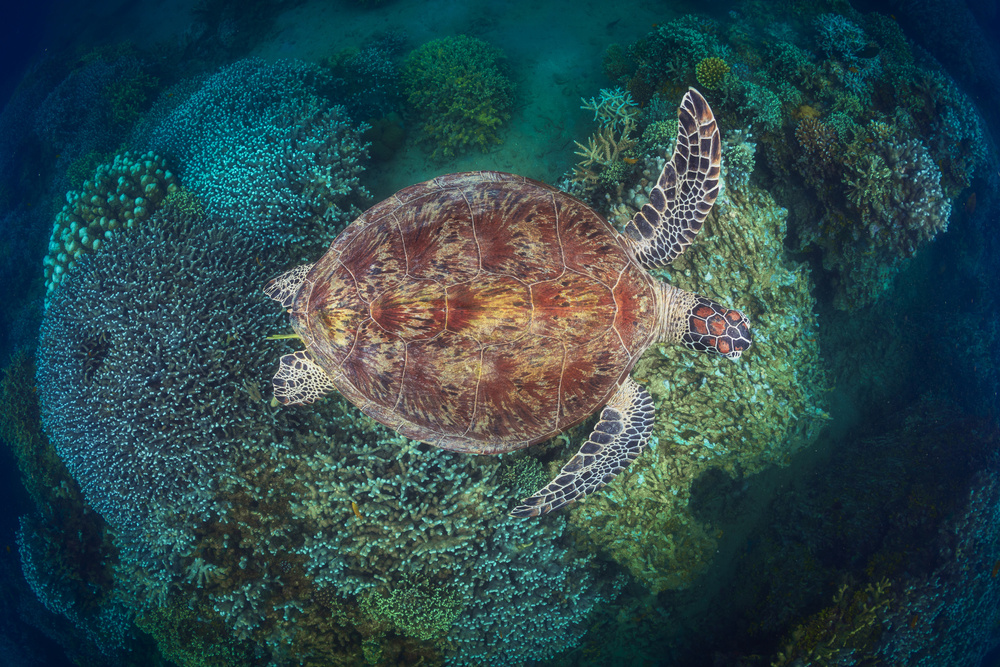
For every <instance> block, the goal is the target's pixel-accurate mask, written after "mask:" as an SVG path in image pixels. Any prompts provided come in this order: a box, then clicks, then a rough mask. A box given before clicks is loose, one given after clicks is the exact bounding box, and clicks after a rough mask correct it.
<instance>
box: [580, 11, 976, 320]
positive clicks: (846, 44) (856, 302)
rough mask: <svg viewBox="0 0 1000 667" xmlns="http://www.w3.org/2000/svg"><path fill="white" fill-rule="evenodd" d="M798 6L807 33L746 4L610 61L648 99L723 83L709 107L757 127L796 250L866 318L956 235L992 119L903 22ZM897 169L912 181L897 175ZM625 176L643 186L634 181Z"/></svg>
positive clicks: (732, 123)
mask: <svg viewBox="0 0 1000 667" xmlns="http://www.w3.org/2000/svg"><path fill="white" fill-rule="evenodd" d="M792 6H794V7H795V15H796V22H797V23H796V25H797V26H798V27H799V28H801V29H800V30H798V31H796V28H795V27H793V26H791V25H784V26H783V27H782V25H781V24H778V25H776V24H775V23H774V21H773V15H772V14H771V13H769V12H763V11H761V9H760V7H759V6H757V5H756V4H754V3H746V4H745V6H742V7H741V8H740V10H739V11H738V12H736V11H734V12H732V13H731V15H730V17H729V20H728V21H726V22H724V23H720V22H717V21H714V20H710V19H706V18H702V17H697V16H691V15H688V16H684V17H681V18H679V19H675V20H674V21H671V22H669V23H667V24H664V25H661V26H659V27H657V29H656V30H654V31H653V32H651V33H649V34H648V35H647V36H646V37H645V38H643V39H641V40H638V41H637V42H635V43H634V44H632V45H630V46H629V47H626V48H621V47H619V48H618V49H615V50H614V51H609V52H608V54H607V58H608V60H607V62H606V69H607V70H608V72H609V74H610V75H611V76H613V78H614V80H615V81H616V82H619V83H622V84H623V85H626V87H627V89H628V90H629V91H631V92H633V94H634V95H635V98H636V99H637V100H639V101H640V103H645V102H646V101H647V100H649V101H650V102H652V101H653V100H655V97H654V96H653V93H654V92H659V93H660V94H663V93H668V94H669V93H678V92H679V91H680V90H682V89H683V87H685V86H689V85H696V84H697V85H700V86H702V87H706V88H711V87H712V86H715V85H717V86H719V88H718V90H719V93H720V94H718V95H717V98H716V99H711V100H710V101H711V103H712V106H713V110H714V111H715V114H716V117H717V118H718V119H719V123H720V127H723V128H726V127H749V128H750V129H751V130H752V131H753V133H754V137H755V139H756V144H757V150H756V152H757V154H758V155H759V157H760V158H761V159H760V160H759V161H758V162H759V165H763V166H764V167H765V168H766V169H767V170H768V172H769V174H768V177H767V179H766V182H768V183H769V185H771V187H772V191H773V192H774V193H775V195H776V196H777V197H778V199H779V201H781V202H782V203H783V204H785V205H787V206H789V208H790V209H791V216H790V218H789V225H790V227H791V231H792V238H793V242H798V243H799V244H800V245H799V249H801V250H819V251H820V253H818V254H821V255H822V264H823V266H824V268H826V269H827V270H828V271H829V272H830V278H831V283H832V286H833V288H834V291H835V292H836V293H837V298H836V305H837V307H838V308H842V309H847V310H857V309H859V308H862V307H865V306H867V305H870V304H871V303H873V302H874V301H876V300H877V299H878V298H879V296H880V295H882V294H883V293H884V292H885V290H886V288H887V286H888V284H889V283H890V282H891V280H892V279H893V278H894V277H895V275H896V274H897V273H898V272H899V270H900V268H901V267H902V266H903V264H904V260H906V259H907V258H908V257H911V256H913V254H914V253H915V252H918V251H919V250H920V248H921V247H923V246H925V245H926V244H927V242H929V241H930V240H931V239H933V238H934V236H935V235H936V234H937V233H939V232H941V231H943V230H944V229H945V228H946V226H947V220H948V215H949V212H950V199H951V198H952V197H955V196H957V195H958V194H959V193H960V192H961V190H962V189H963V188H964V187H967V186H968V185H969V183H970V182H971V179H972V178H973V177H974V175H975V173H976V170H977V168H979V167H980V166H981V165H982V164H983V161H984V159H985V155H986V142H985V141H984V139H983V131H982V121H981V120H980V118H979V116H978V113H977V112H976V111H975V108H974V106H973V104H972V102H971V100H970V99H969V98H968V96H967V95H965V94H964V93H962V92H961V91H960V90H959V89H958V88H957V86H955V84H954V83H953V82H952V81H951V80H950V79H949V78H948V77H947V75H945V74H944V73H943V72H941V71H940V69H939V66H938V65H937V64H936V63H935V62H933V61H932V60H931V59H929V58H927V57H926V56H922V57H915V54H914V52H913V51H912V49H911V47H910V45H909V44H908V42H907V41H906V38H905V37H904V36H903V34H902V31H901V30H900V28H899V26H898V25H897V23H896V22H895V20H894V19H893V18H891V17H889V16H884V15H880V14H876V13H873V14H869V15H862V14H860V13H858V12H855V11H853V10H851V9H850V8H849V7H846V6H841V5H838V4H837V3H814V4H810V3H805V2H801V1H798V0H796V1H795V2H793V3H792ZM834 10H835V11H834ZM807 26H808V27H807ZM917 55H921V54H917ZM723 63H724V64H725V65H726V66H727V67H728V68H729V73H728V74H723V73H722V70H723V69H724V68H723V67H722V65H723ZM710 69H711V70H712V71H713V72H715V74H714V75H711V76H710V74H709V71H710ZM637 81H638V83H637ZM639 90H642V91H644V92H643V95H641V96H640V95H639V93H638V91H639ZM650 106H652V104H650ZM644 115H646V116H649V117H650V118H649V120H648V121H647V122H651V121H652V114H650V113H649V110H644ZM917 142H919V144H921V146H922V148H921V147H920V146H918V145H917ZM890 162H891V163H892V166H889V164H888V163H890ZM897 168H898V169H899V171H900V172H901V174H902V173H905V175H900V177H899V178H894V177H892V172H893V170H894V169H897ZM617 175H619V176H621V177H622V180H623V181H624V182H625V185H626V187H629V186H631V185H632V181H631V178H632V177H631V176H630V173H629V172H622V171H619V173H618V174H617ZM733 186H734V187H738V181H736V180H734V182H733ZM602 194H610V196H611V203H612V204H615V203H617V202H615V201H614V200H615V198H616V196H615V194H614V193H602ZM622 199H627V197H622ZM588 201H590V202H591V203H595V201H594V199H593V198H590V199H588Z"/></svg>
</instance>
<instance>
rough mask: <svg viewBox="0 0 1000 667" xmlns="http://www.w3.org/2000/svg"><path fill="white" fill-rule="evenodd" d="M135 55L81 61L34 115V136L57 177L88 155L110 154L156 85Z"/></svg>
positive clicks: (98, 54)
mask: <svg viewBox="0 0 1000 667" xmlns="http://www.w3.org/2000/svg"><path fill="white" fill-rule="evenodd" d="M149 69H150V64H149V63H147V62H146V61H144V60H143V59H142V58H141V57H140V56H139V54H138V51H137V50H136V49H135V48H133V47H130V46H129V45H127V44H120V45H117V46H113V47H107V48H103V49H99V50H95V51H92V52H90V53H88V54H86V55H84V56H83V57H82V58H81V59H80V60H79V61H78V66H77V67H76V68H75V69H73V70H72V71H71V72H69V73H68V74H67V75H66V76H65V78H64V79H63V80H62V81H61V82H59V83H58V84H57V85H56V86H55V87H54V88H52V90H51V91H50V92H49V94H48V95H47V96H46V98H45V99H44V100H43V101H42V103H41V104H40V105H39V106H38V108H37V109H36V110H35V113H34V121H35V125H34V131H35V133H36V134H37V136H38V137H39V138H41V139H42V140H43V141H44V142H45V143H46V144H47V145H48V146H49V147H51V148H52V149H54V150H53V151H52V152H53V153H54V154H55V158H56V160H55V161H56V163H57V167H58V170H59V171H63V172H65V170H66V167H67V166H68V165H69V164H70V163H71V162H72V161H73V160H75V159H77V158H79V157H81V156H82V155H85V154H87V153H88V152H90V151H95V150H96V151H101V152H103V151H109V150H114V149H115V147H116V146H117V145H118V144H119V142H120V141H121V139H120V136H121V134H122V133H123V132H125V131H127V130H128V127H129V125H130V124H131V123H132V122H134V121H135V120H136V118H137V117H138V114H139V112H141V111H142V110H144V109H145V106H146V101H147V98H148V97H149V94H150V93H151V92H152V90H153V89H154V88H155V87H156V86H157V85H158V84H157V81H156V79H155V77H152V76H151V75H149V74H148V71H149Z"/></svg>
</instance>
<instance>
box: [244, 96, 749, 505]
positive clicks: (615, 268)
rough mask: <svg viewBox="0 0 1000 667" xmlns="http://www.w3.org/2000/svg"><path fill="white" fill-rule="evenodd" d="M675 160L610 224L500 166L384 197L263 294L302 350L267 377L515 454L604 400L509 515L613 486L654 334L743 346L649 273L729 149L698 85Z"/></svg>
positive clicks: (446, 442) (737, 321)
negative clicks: (637, 370) (579, 436)
mask: <svg viewBox="0 0 1000 667" xmlns="http://www.w3.org/2000/svg"><path fill="white" fill-rule="evenodd" d="M678 116H679V118H680V125H679V130H678V136H677V145H676V148H675V149H674V154H673V157H672V158H671V160H670V161H669V162H667V164H666V165H665V166H664V167H663V171H662V172H661V173H660V176H659V179H658V180H657V182H656V185H655V186H654V187H653V188H652V191H651V192H650V193H649V203H648V204H647V205H645V206H643V208H642V210H640V211H639V212H638V213H636V214H635V216H634V217H633V218H632V220H631V221H630V222H629V223H628V224H627V225H625V229H624V233H623V234H619V233H617V232H616V231H615V229H614V228H613V227H612V226H611V225H610V224H608V223H607V222H606V221H605V220H604V219H603V218H602V217H601V216H600V215H598V214H597V213H595V212H594V211H593V210H592V209H591V208H589V207H588V206H587V205H586V204H584V203H583V202H581V201H579V200H577V199H575V198H573V197H571V196H569V195H567V194H565V193H563V192H560V191H559V190H557V189H555V188H552V187H550V186H548V185H546V184H544V183H540V182H538V181H534V180H531V179H529V178H525V177H522V176H515V175H513V174H505V173H499V172H493V171H479V172H470V173H458V174H448V175H446V176H440V177H438V178H435V179H433V180H430V181H427V182H425V183H420V184H418V185H413V186H410V187H408V188H405V189H403V190H400V191H399V192H397V193H396V194H394V195H392V196H391V197H389V198H388V199H386V200H385V201H382V202H381V203H379V204H376V205H375V206H373V207H372V208H370V209H368V210H367V211H366V212H365V213H364V214H362V215H361V217H359V218H358V219H357V220H355V221H354V222H353V223H352V224H351V225H350V226H349V227H348V228H347V229H345V230H344V231H343V233H341V234H340V236H338V237H337V239H336V240H335V241H334V242H333V244H332V245H331V246H330V249H329V250H328V251H327V252H326V254H325V255H323V257H322V258H321V259H320V260H319V261H318V262H316V263H315V264H307V265H304V266H299V267H296V268H294V269H292V270H291V271H288V272H286V273H284V274H282V275H280V276H278V277H277V278H275V279H274V280H272V281H271V282H270V283H268V285H267V287H266V288H265V290H264V291H265V293H266V294H268V295H269V296H271V297H272V298H274V299H275V300H277V301H279V302H280V303H281V305H282V306H284V307H285V308H287V309H288V312H289V313H290V314H291V322H292V327H293V329H294V330H295V332H296V335H297V336H298V337H299V338H301V339H302V341H303V342H304V343H305V345H306V349H305V350H302V351H299V352H295V353H294V354H286V355H284V356H283V357H281V362H280V365H279V368H278V371H277V374H276V375H275V376H274V380H273V388H274V397H275V398H276V399H277V400H278V401H279V402H281V403H283V404H286V405H290V404H303V403H310V402H312V401H314V400H316V399H317V398H319V397H321V396H323V395H324V394H325V393H327V392H328V391H330V390H332V389H336V390H338V391H339V392H340V393H341V394H342V395H343V396H344V397H346V398H347V399H348V400H349V401H351V402H352V403H354V404H355V405H356V406H357V407H358V408H360V409H361V411H362V412H364V413H365V414H366V415H368V416H370V417H372V418H373V419H375V420H377V421H379V422H381V423H383V424H385V425H386V426H388V427H390V428H392V429H395V430H396V431H398V432H399V433H401V434H402V435H404V436H406V437H408V438H413V439H415V440H421V441H423V442H426V443H429V444H431V445H435V446H437V447H443V448H445V449H450V450H454V451H458V452H469V453H476V454H490V453H500V452H509V451H512V450H515V449H519V448H522V447H527V446H529V445H531V444H534V443H537V442H540V441H542V440H545V439H547V438H551V437H552V436H554V435H556V434H558V433H560V432H561V431H564V430H565V429H567V428H569V427H570V426H573V425H575V424H577V423H579V422H581V421H583V420H584V419H586V418H587V417H588V416H589V415H591V414H593V413H594V412H595V411H596V410H597V409H598V408H602V407H603V410H602V412H601V416H600V420H599V421H598V422H597V425H596V426H595V427H594V430H593V432H592V433H591V435H590V438H589V439H588V440H587V441H586V442H585V443H584V445H583V446H582V447H581V448H580V451H579V453H578V454H576V455H575V456H574V457H573V458H572V459H570V460H569V462H567V463H566V465H565V466H563V468H562V470H561V471H560V473H559V474H558V476H556V478H555V479H553V480H552V481H551V482H550V483H549V484H548V485H546V486H545V487H543V488H542V489H540V490H539V491H538V492H537V493H535V494H534V495H532V496H531V497H529V498H526V499H524V500H523V501H522V502H521V504H520V505H518V506H517V507H515V508H514V509H513V510H512V511H511V515H512V516H516V517H528V516H538V515H540V514H545V513H546V512H549V511H551V510H553V509H556V508H558V507H562V506H563V505H566V504H567V503H569V502H572V501H574V500H579V499H581V498H583V497H584V496H586V495H587V494H589V493H593V492H594V491H596V490H597V489H599V488H601V487H602V486H604V485H605V484H607V483H608V482H610V481H611V480H612V479H613V478H614V476H615V475H616V474H617V473H619V472H620V471H621V470H623V469H624V468H625V466H627V465H628V464H629V463H631V462H632V461H633V460H634V459H635V458H636V456H638V455H639V453H640V452H641V451H642V449H643V447H645V446H646V443H647V442H648V440H649V437H650V433H651V431H652V428H653V401H652V399H651V398H650V396H649V393H648V392H647V391H646V389H645V388H644V387H642V386H641V385H640V384H638V383H637V382H636V381H635V380H633V379H632V378H631V377H630V375H629V373H630V371H631V370H632V367H633V366H634V365H635V362H636V361H637V360H638V359H639V355H641V354H642V353H643V351H645V350H646V348H647V347H649V346H650V345H651V344H653V343H656V342H659V341H663V342H671V343H682V344H684V345H686V346H687V347H689V348H691V349H693V350H698V351H702V352H706V351H707V352H714V353H718V354H721V355H723V356H725V357H729V358H730V359H736V358H737V357H739V356H740V353H742V352H743V351H744V350H746V349H747V348H748V347H749V346H750V325H749V321H748V320H747V318H746V317H745V316H744V315H743V314H742V313H740V312H739V311H736V310H730V309H728V308H724V307H723V306H721V305H719V304H718V303H715V302H714V301H712V300H711V299H708V298H705V297H703V296H698V295H695V294H691V293H689V292H685V291H683V290H680V289H677V288H675V287H671V286H670V285H667V284H664V283H660V282H658V281H657V280H655V279H653V278H652V277H651V276H650V275H649V273H647V271H646V269H648V268H652V267H655V266H663V265H666V264H669V263H670V262H671V261H672V260H673V259H674V258H675V257H677V256H678V255H679V254H680V253H681V252H682V251H683V250H684V249H685V248H686V247H687V246H688V245H689V244H690V243H691V240H692V239H693V238H694V237H695V235H696V234H697V233H698V230H699V229H701V226H702V224H703V222H704V220H705V217H706V216H707V215H708V212H709V210H710V209H711V207H712V203H713V202H714V201H715V197H716V195H717V194H718V191H719V167H720V160H721V145H720V140H719V131H718V128H717V127H716V123H715V118H714V116H713V115H712V110H711V109H710V108H709V106H708V103H707V102H706V101H705V99H704V98H703V97H702V96H701V94H699V93H698V92H697V91H696V90H694V89H690V90H689V91H688V92H687V93H686V94H685V95H684V98H683V100H682V101H681V105H680V109H679V111H678Z"/></svg>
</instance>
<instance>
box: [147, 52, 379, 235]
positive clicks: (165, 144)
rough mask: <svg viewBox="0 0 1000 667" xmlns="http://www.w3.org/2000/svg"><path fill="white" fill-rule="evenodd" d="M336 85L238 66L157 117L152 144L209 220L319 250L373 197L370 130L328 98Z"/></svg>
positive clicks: (246, 63)
mask: <svg viewBox="0 0 1000 667" xmlns="http://www.w3.org/2000/svg"><path fill="white" fill-rule="evenodd" d="M330 83H331V81H330V75H329V73H328V71H326V70H324V69H323V68H321V67H319V66H316V65H311V64H307V63H303V62H298V61H277V62H275V63H264V62H263V61H261V60H257V59H246V60H241V61H238V62H236V63H233V64H232V65H230V66H228V67H226V68H224V69H222V70H221V71H219V72H217V73H216V74H213V75H212V76H210V77H208V78H207V79H205V81H204V82H203V83H202V85H200V86H199V87H198V88H197V90H195V91H194V92H193V93H191V94H190V96H189V97H187V99H185V100H184V101H183V102H181V103H180V104H179V105H176V107H175V108H173V110H172V111H170V112H169V113H165V114H163V113H160V114H158V116H160V117H161V118H162V120H160V122H159V124H158V125H157V127H156V128H155V129H152V130H150V131H149V132H148V139H146V141H147V142H148V144H149V145H150V146H152V147H154V148H155V149H156V150H158V151H161V152H165V153H168V154H170V155H171V156H172V157H173V158H174V159H175V160H176V161H177V164H178V165H179V171H180V173H181V176H182V177H183V180H184V184H185V186H186V187H188V188H190V189H191V190H192V192H194V194H195V195H197V196H198V197H199V198H200V199H201V200H202V201H203V202H204V205H205V208H206V210H207V211H208V212H209V214H212V215H221V216H224V217H227V218H229V219H231V220H233V221H235V222H236V223H237V225H238V226H239V227H241V228H242V229H244V230H246V231H248V232H251V233H254V234H260V235H263V236H264V237H266V238H267V239H268V241H269V242H270V243H272V244H275V245H278V246H280V247H283V248H285V249H290V248H292V247H295V248H297V249H299V251H300V252H302V251H305V250H310V251H311V252H315V251H321V250H322V249H324V248H326V246H327V245H328V244H329V243H330V241H331V240H332V238H333V237H334V236H335V235H336V234H337V233H338V232H339V231H340V230H341V229H343V227H344V226H346V225H347V223H349V222H350V221H351V220H353V219H354V218H355V217H357V215H358V214H359V213H360V209H359V208H358V206H362V205H364V204H365V203H366V202H367V199H368V192H367V191H366V190H365V189H364V187H363V186H362V185H361V183H360V176H361V174H362V173H363V172H364V170H365V164H366V163H367V160H368V154H367V144H366V143H365V142H364V140H363V139H362V138H361V133H362V132H363V131H364V129H366V126H364V125H355V124H354V123H352V122H350V121H349V120H348V119H347V118H346V117H345V115H344V113H343V109H342V108H341V107H338V106H334V105H332V104H331V103H330V101H329V100H328V99H327V98H326V97H325V96H324V94H323V93H324V90H325V89H326V87H328V86H329V85H330ZM167 104H176V103H170V102H168V103H167Z"/></svg>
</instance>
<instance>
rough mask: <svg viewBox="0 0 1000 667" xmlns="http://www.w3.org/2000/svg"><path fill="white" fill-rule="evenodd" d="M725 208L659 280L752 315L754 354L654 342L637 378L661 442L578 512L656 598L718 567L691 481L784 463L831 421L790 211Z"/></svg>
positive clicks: (760, 206)
mask: <svg viewBox="0 0 1000 667" xmlns="http://www.w3.org/2000/svg"><path fill="white" fill-rule="evenodd" d="M745 192H746V194H745V195H741V196H739V197H737V196H735V195H733V194H732V193H728V194H727V195H725V196H723V197H720V199H719V201H717V203H716V209H717V213H714V214H713V215H711V216H710V217H709V218H708V221H707V222H706V226H705V228H704V229H703V230H702V232H701V234H700V235H699V237H698V239H697V241H696V242H695V243H694V244H693V245H692V246H691V247H690V248H688V249H687V250H686V251H685V253H684V254H683V255H681V256H680V257H679V258H678V259H677V260H675V261H674V263H673V265H672V266H671V267H670V269H669V271H664V272H663V273H662V274H661V276H662V277H666V278H667V280H668V281H669V282H670V283H671V284H673V285H676V286H678V287H681V288H683V289H686V290H691V291H694V292H698V293H701V294H705V295H707V296H709V297H711V298H713V299H716V300H718V301H719V302H721V303H729V304H732V305H733V306H735V307H738V308H741V309H743V311H744V312H746V313H747V314H748V316H749V317H750V322H751V326H752V327H753V331H754V346H753V348H751V351H750V352H749V353H748V354H747V355H744V357H743V358H742V359H741V360H740V361H739V362H738V363H735V364H731V365H730V364H723V365H720V364H718V363H716V362H714V360H712V359H707V358H705V357H704V356H698V355H692V354H690V353H689V352H688V351H686V350H683V349H680V348H663V347H662V346H654V347H653V348H651V349H650V350H649V351H648V352H647V353H646V354H645V355H644V356H643V358H642V359H641V360H640V361H639V363H638V364H637V365H636V368H635V371H634V373H633V375H634V377H636V378H637V379H638V380H639V381H640V382H641V383H643V384H645V385H646V386H647V387H648V389H649V391H650V393H651V394H652V396H653V398H654V400H655V402H656V405H657V423H656V428H655V431H654V435H655V440H656V444H655V446H653V447H651V450H652V451H650V452H648V453H646V454H644V455H643V456H641V457H639V459H638V460H636V461H635V462H634V463H633V464H632V465H631V466H629V467H628V468H626V469H625V471H624V472H622V473H620V474H619V476H618V478H616V479H615V481H614V482H613V483H612V484H609V485H608V486H607V487H605V489H604V490H602V491H601V492H600V493H597V494H595V495H594V496H592V497H588V498H587V500H586V502H584V503H581V504H579V505H578V506H577V507H575V508H574V509H573V510H572V514H571V517H572V518H571V521H572V522H573V524H574V525H575V526H576V527H577V528H578V529H579V530H580V531H581V532H582V533H584V534H585V535H586V536H587V537H588V538H589V539H591V540H593V542H594V543H595V544H596V545H598V546H599V547H601V548H602V549H604V550H606V551H607V552H608V553H609V554H610V555H611V556H612V557H613V558H614V559H615V560H617V561H618V562H619V563H621V564H622V565H624V566H626V567H627V568H628V569H629V570H630V571H631V572H632V574H633V575H634V576H636V578H638V579H639V580H640V581H642V582H643V583H644V584H645V585H646V586H647V587H649V588H650V589H651V590H653V591H655V592H659V591H663V590H667V589H673V588H684V587H686V586H687V585H689V584H690V583H691V582H692V581H693V579H694V577H695V576H696V575H697V574H699V573H700V572H702V571H704V569H705V568H707V567H708V564H709V563H710V562H711V557H712V554H713V553H714V550H715V540H716V538H715V535H714V533H713V531H712V528H711V527H710V526H707V525H702V524H701V523H700V522H698V521H697V520H696V519H695V518H694V516H693V515H692V514H691V512H690V509H689V507H688V500H689V498H690V493H691V483H692V482H693V481H694V480H695V479H696V478H698V476H699V475H701V474H702V473H703V472H705V471H706V470H708V469H709V468H721V469H723V470H724V471H726V472H727V473H728V474H730V475H732V476H738V475H741V474H753V473H754V472H758V471H760V470H763V469H764V468H766V467H767V466H769V465H772V464H784V463H786V462H787V460H788V457H789V456H790V455H791V454H792V453H793V452H794V451H796V450H798V449H799V448H801V447H804V446H806V445H808V444H809V443H811V442H812V441H813V440H814V439H815V438H816V437H817V435H818V434H819V431H820V429H821V427H822V426H823V425H824V424H825V423H826V420H827V419H828V417H827V415H826V413H825V412H824V411H823V405H824V401H823V392H824V390H825V379H824V372H823V368H822V364H821V362H820V358H819V347H818V343H817V341H816V338H817V329H818V324H817V321H816V316H815V313H814V306H815V301H814V299H813V297H812V295H811V290H812V289H813V284H812V280H811V279H810V274H809V271H808V269H807V268H806V267H805V266H804V265H797V264H795V263H793V262H790V261H788V260H787V259H785V258H784V254H783V245H782V244H783V241H784V236H785V220H786V216H787V213H786V211H785V210H784V209H781V208H779V207H778V206H777V205H776V204H775V203H774V201H773V200H772V199H771V198H770V197H769V196H768V195H766V194H764V193H763V192H761V191H759V190H756V189H755V188H753V187H752V186H750V187H748V188H745Z"/></svg>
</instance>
